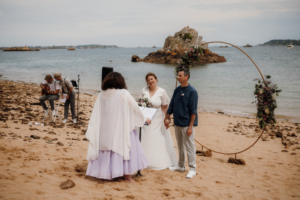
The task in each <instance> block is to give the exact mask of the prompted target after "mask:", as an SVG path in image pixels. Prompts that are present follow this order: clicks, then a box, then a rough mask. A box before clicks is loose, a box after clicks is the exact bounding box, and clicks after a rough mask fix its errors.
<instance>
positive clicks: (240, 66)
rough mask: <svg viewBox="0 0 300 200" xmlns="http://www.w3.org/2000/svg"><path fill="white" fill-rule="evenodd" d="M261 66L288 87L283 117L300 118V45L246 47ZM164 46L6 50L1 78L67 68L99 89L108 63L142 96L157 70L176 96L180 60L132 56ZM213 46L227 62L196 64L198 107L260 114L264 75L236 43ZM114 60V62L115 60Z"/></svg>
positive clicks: (281, 101)
mask: <svg viewBox="0 0 300 200" xmlns="http://www.w3.org/2000/svg"><path fill="white" fill-rule="evenodd" d="M241 48H242V49H243V50H244V51H245V52H246V53H247V54H249V56H250V57H251V58H252V59H253V60H254V62H255V63H256V64H257V65H258V67H259V69H260V70H261V72H262V74H263V75H271V76H272V79H271V80H272V82H273V83H275V84H277V85H278V87H279V88H280V89H282V90H283V91H282V92H281V93H280V96H279V97H277V104H278V108H277V109H276V111H275V114H276V115H277V118H278V119H284V120H288V121H293V122H300V47H298V46H295V47H294V49H292V50H288V49H286V47H284V46H276V47H267V46H255V47H251V48H243V47H241ZM157 50H158V48H115V49H110V48H107V49H76V50H75V51H68V50H66V49H49V50H41V51H32V52H3V51H1V52H0V74H1V75H2V77H1V80H14V81H24V82H33V83H40V82H41V81H42V80H43V79H44V78H45V76H46V75H47V74H53V73H55V72H60V73H62V75H63V76H67V77H69V78H70V79H74V80H77V78H78V74H79V75H80V88H81V89H82V90H81V91H83V92H88V93H94V94H96V93H99V92H100V90H101V70H102V67H103V66H107V67H113V69H114V71H117V72H120V73H122V75H123V76H124V77H125V80H126V84H127V87H128V90H129V92H130V93H131V94H132V95H133V96H134V97H138V96H139V95H140V92H141V89H142V87H144V86H146V82H145V75H146V74H147V73H148V72H154V73H156V75H157V77H158V85H159V86H160V87H162V88H164V89H165V90H166V91H167V94H168V95H169V97H170V98H171V97H172V94H173V90H174V89H175V84H176V79H175V76H174V69H175V66H176V65H170V64H152V63H143V62H138V63H133V62H131V56H132V55H138V56H139V57H140V58H144V57H145V56H147V55H148V54H149V53H150V52H154V51H157ZM210 50H211V51H212V52H214V53H217V54H219V55H221V56H224V57H225V58H226V60H227V62H225V63H213V64H201V65H196V66H194V67H193V68H192V69H191V70H190V71H191V78H190V80H189V83H190V84H191V85H192V86H193V87H195V88H196V90H197V91H198V95H199V104H198V109H199V110H204V111H211V112H218V111H222V112H225V113H228V114H234V115H244V116H254V115H255V112H256V106H255V104H251V102H253V101H255V98H254V95H253V92H254V86H255V84H256V82H255V81H253V79H254V78H260V74H259V72H258V70H257V69H256V67H255V66H254V64H253V63H252V62H251V60H250V59H249V58H248V57H247V56H246V55H244V54H243V53H242V52H241V51H239V50H238V49H236V48H234V47H229V48H219V47H210ZM110 61H112V62H110Z"/></svg>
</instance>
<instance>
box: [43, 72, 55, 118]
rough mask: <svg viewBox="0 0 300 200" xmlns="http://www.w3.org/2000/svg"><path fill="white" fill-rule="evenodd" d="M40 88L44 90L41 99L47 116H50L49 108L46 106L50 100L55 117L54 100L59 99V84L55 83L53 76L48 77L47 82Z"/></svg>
mask: <svg viewBox="0 0 300 200" xmlns="http://www.w3.org/2000/svg"><path fill="white" fill-rule="evenodd" d="M40 87H41V88H42V96H41V97H40V99H39V100H40V103H41V105H42V107H43V108H44V111H45V115H48V108H47V106H46V104H45V101H46V100H48V101H49V103H50V106H51V109H52V115H55V110H54V100H58V99H59V96H58V95H59V94H58V93H59V90H60V86H59V82H58V81H55V80H54V79H53V78H52V76H51V75H47V76H46V77H45V80H44V81H43V82H42V83H41V84H40ZM43 91H44V92H43Z"/></svg>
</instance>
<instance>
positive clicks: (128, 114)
mask: <svg viewBox="0 0 300 200" xmlns="http://www.w3.org/2000/svg"><path fill="white" fill-rule="evenodd" d="M126 88H127V87H126V83H125V80H124V78H123V76H122V75H121V74H120V73H118V72H111V73H109V74H108V75H107V77H106V78H105V79H104V80H103V82H102V91H101V93H100V94H99V95H98V98H97V100H96V103H95V105H94V108H93V112H92V115H91V118H90V121H89V125H88V129H87V132H86V138H87V139H88V140H89V147H88V153H87V160H89V164H88V167H87V171H86V175H88V176H93V177H96V178H100V179H107V180H111V179H113V178H116V177H120V176H124V180H125V181H127V182H133V181H134V180H133V179H132V178H131V175H133V174H134V173H135V172H136V171H138V170H142V169H145V168H146V167H147V165H149V163H148V160H147V158H146V157H145V155H144V152H143V148H142V146H141V143H140V141H139V137H138V133H137V131H136V130H135V128H136V127H142V126H144V123H145V122H147V121H148V122H150V121H149V119H148V118H146V117H144V115H143V113H142V111H141V110H140V108H139V106H138V105H137V103H136V101H135V100H134V98H133V97H132V96H131V94H130V93H129V92H128V91H127V90H126Z"/></svg>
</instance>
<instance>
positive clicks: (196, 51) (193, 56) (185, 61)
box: [175, 45, 203, 74]
mask: <svg viewBox="0 0 300 200" xmlns="http://www.w3.org/2000/svg"><path fill="white" fill-rule="evenodd" d="M201 54H203V49H202V48H201V47H200V46H196V45H195V46H190V48H189V49H188V50H187V51H185V52H184V53H183V54H181V56H180V57H181V58H180V59H179V60H178V61H177V64H178V65H177V67H176V68H175V74H177V73H178V72H179V70H181V69H184V68H187V69H190V68H191V67H192V66H193V64H194V61H199V57H200V55H201Z"/></svg>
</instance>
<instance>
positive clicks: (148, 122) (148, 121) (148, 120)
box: [146, 117, 151, 125]
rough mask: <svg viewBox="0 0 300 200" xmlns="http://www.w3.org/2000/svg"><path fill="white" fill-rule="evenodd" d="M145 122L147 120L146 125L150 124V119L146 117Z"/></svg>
mask: <svg viewBox="0 0 300 200" xmlns="http://www.w3.org/2000/svg"><path fill="white" fill-rule="evenodd" d="M146 122H147V124H148V125H150V124H151V120H150V119H149V118H148V117H147V119H146Z"/></svg>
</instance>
